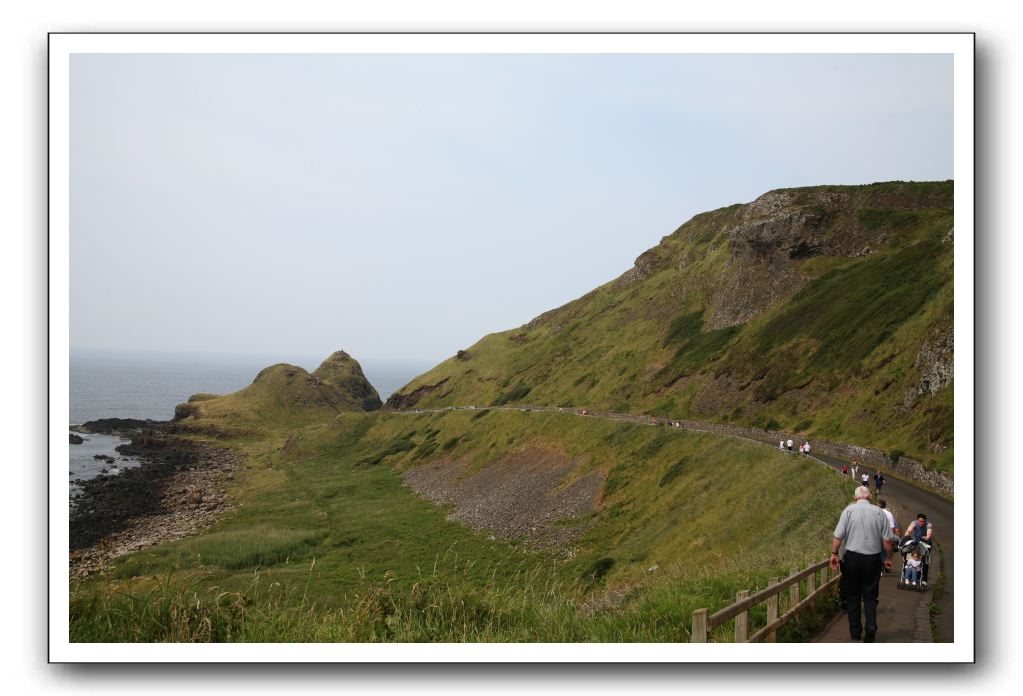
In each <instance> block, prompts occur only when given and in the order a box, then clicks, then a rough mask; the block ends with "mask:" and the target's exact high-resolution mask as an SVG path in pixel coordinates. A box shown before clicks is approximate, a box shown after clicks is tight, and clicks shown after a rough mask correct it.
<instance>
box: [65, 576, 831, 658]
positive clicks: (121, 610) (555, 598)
mask: <svg viewBox="0 0 1023 696" xmlns="http://www.w3.org/2000/svg"><path fill="white" fill-rule="evenodd" d="M495 570H496V569H495ZM314 576H315V562H314V563H312V564H310V568H309V571H308V574H307V578H306V580H305V582H304V583H292V584H282V583H281V582H278V581H277V580H275V574H274V573H273V572H272V571H260V572H257V573H255V574H253V576H252V579H251V581H250V583H249V585H248V586H247V587H246V588H244V589H243V590H242V591H227V590H224V589H223V588H222V587H220V586H218V585H217V584H216V583H215V582H214V580H213V579H212V577H211V576H209V575H195V576H191V578H190V579H183V578H176V577H174V576H173V575H172V574H166V575H164V576H161V577H156V578H149V579H142V578H135V579H132V580H129V581H127V582H118V581H113V580H112V581H108V582H107V583H106V584H105V585H102V586H96V587H94V588H93V589H92V590H91V591H89V592H86V593H81V594H78V595H75V596H73V597H72V602H71V611H70V614H71V624H70V638H71V641H72V642H225V641H237V642H636V641H639V642H651V641H654V642H688V641H689V638H690V629H691V622H690V617H691V615H692V612H693V611H694V610H695V609H698V608H701V607H711V608H714V609H716V608H720V607H722V606H725V605H727V604H728V603H730V602H731V601H733V599H734V596H735V592H736V591H737V589H758V588H761V587H764V586H765V585H766V577H765V575H764V573H762V572H759V573H758V572H750V568H746V567H736V568H734V569H733V571H732V572H731V573H729V574H728V575H725V576H712V575H706V574H703V573H701V572H693V571H687V570H685V569H684V568H680V567H675V568H674V569H673V570H672V577H671V580H670V581H666V582H661V583H659V584H658V585H656V586H654V587H648V588H643V589H639V590H637V591H635V592H632V593H631V594H627V595H626V597H625V601H624V603H622V604H621V605H620V606H614V605H612V606H610V607H608V608H604V609H600V610H596V611H587V610H585V609H584V606H585V605H583V604H582V602H581V598H582V595H581V594H580V593H579V592H578V588H577V587H575V586H573V585H571V584H569V583H566V582H565V581H564V580H562V579H560V577H559V575H558V573H556V572H555V571H554V569H553V568H541V567H537V566H532V567H528V568H526V567H523V568H522V569H521V571H520V572H519V573H518V574H517V575H516V577H515V582H511V583H508V582H504V581H501V580H499V579H498V573H496V572H494V573H492V574H491V575H490V578H491V579H490V580H489V581H487V582H483V583H478V582H472V581H471V580H470V579H469V577H468V575H466V574H460V573H458V572H457V571H455V572H452V571H446V572H445V571H438V570H436V569H434V570H432V571H430V572H427V573H421V574H420V577H419V579H418V580H417V581H416V582H414V583H413V584H412V585H411V586H403V585H399V584H396V583H391V582H387V581H385V582H383V583H366V584H365V585H364V586H363V587H360V588H358V589H357V590H355V591H352V592H349V593H345V594H344V595H343V596H342V597H340V598H339V600H338V602H337V603H336V604H335V605H332V606H326V605H317V604H316V603H315V602H313V601H312V600H310V599H309V597H308V595H307V594H306V593H305V592H304V591H303V588H304V587H307V586H308V584H309V583H311V582H315V577H314ZM818 613H819V612H818ZM810 619H812V617H808V618H804V619H803V621H802V622H801V623H796V624H794V625H793V626H792V627H790V628H788V629H787V631H788V633H787V634H785V633H783V635H782V639H783V640H784V639H785V637H786V635H788V636H789V637H790V638H791V639H793V640H799V639H800V638H802V637H804V636H805V634H806V632H807V631H808V630H809V629H808V627H812V625H813V623H812V620H810ZM764 623H766V614H765V612H764V609H763V607H759V608H758V609H756V610H754V611H753V612H751V623H750V631H751V632H752V631H755V630H756V629H757V628H759V627H760V626H762V625H764ZM712 638H713V639H714V640H716V641H719V642H728V641H730V640H732V637H731V628H730V627H729V626H725V627H722V628H720V629H718V630H717V631H716V632H715V633H714V634H713V636H712Z"/></svg>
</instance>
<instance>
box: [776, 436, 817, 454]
mask: <svg viewBox="0 0 1023 696" xmlns="http://www.w3.org/2000/svg"><path fill="white" fill-rule="evenodd" d="M793 444H794V443H793V442H792V438H791V437H790V438H789V439H788V440H778V449H780V450H782V451H785V450H788V451H789V452H791V451H792V445H793ZM799 453H800V454H810V443H809V442H803V443H802V444H801V445H799Z"/></svg>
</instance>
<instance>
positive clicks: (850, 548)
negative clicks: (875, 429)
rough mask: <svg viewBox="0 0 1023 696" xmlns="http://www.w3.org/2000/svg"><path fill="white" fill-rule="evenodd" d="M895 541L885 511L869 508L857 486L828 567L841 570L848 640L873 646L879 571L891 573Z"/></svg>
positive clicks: (866, 497)
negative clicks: (882, 559) (847, 615)
mask: <svg viewBox="0 0 1023 696" xmlns="http://www.w3.org/2000/svg"><path fill="white" fill-rule="evenodd" d="M864 475H866V474H864ZM895 540H896V539H895V535H894V534H892V529H891V527H890V526H889V523H888V517H887V516H886V515H885V514H884V511H883V510H881V508H879V507H875V506H873V505H871V504H870V489H869V488H867V487H866V486H859V487H858V488H857V489H856V492H855V493H854V494H853V502H852V504H850V505H848V506H846V508H845V509H844V510H842V514H841V515H840V516H839V518H838V525H837V526H836V527H835V532H834V539H832V542H831V567H832V569H834V570H838V569H839V568H841V569H842V579H841V580H840V585H839V587H840V590H839V591H840V592H841V593H842V599H843V600H844V601H845V604H846V610H847V611H848V614H849V636H850V637H851V638H852V639H853V640H860V639H861V638H862V639H863V642H864V643H873V642H874V636H875V634H876V633H877V595H878V586H879V585H880V581H881V569H882V568H884V569H885V570H891V569H892V543H893V542H894V541H895ZM840 553H841V555H840ZM882 553H883V554H884V555H883V557H884V563H883V564H882V562H881V558H882ZM861 605H862V616H861V613H860V608H861ZM864 624H865V625H864Z"/></svg>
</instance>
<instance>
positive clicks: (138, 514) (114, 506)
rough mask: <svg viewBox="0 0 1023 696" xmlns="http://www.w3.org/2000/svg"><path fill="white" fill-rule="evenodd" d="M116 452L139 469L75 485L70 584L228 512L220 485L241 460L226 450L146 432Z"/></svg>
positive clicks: (232, 474) (154, 431) (229, 501)
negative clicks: (135, 462)
mask: <svg viewBox="0 0 1023 696" xmlns="http://www.w3.org/2000/svg"><path fill="white" fill-rule="evenodd" d="M117 451H118V452H120V453H122V454H125V455H130V456H132V457H134V458H137V459H138V460H140V461H141V465H140V466H138V467H137V468H133V469H128V470H125V471H122V472H121V473H119V474H116V475H101V476H97V477H96V478H94V479H90V480H86V481H82V482H81V484H80V486H81V493H80V494H79V495H78V496H76V498H75V502H74V504H73V506H72V508H71V514H70V565H71V579H72V580H78V579H81V578H84V577H86V576H88V575H91V574H92V573H95V572H97V571H101V570H102V569H103V568H105V567H106V566H107V565H108V564H109V563H110V562H111V561H112V560H113V559H115V558H117V557H118V556H122V555H124V554H126V553H131V552H133V551H138V550H140V549H143V548H147V547H149V546H153V545H154V544H157V543H159V542H161V541H165V540H168V539H177V538H180V537H183V536H187V535H189V534H193V533H195V532H197V531H199V530H200V529H202V528H204V527H207V526H209V525H210V524H212V523H213V522H214V521H216V519H217V518H218V517H219V516H220V515H222V514H223V513H224V512H226V511H227V510H230V509H231V508H232V504H231V500H230V496H229V495H228V494H227V491H226V490H225V485H226V482H227V481H230V480H232V479H233V478H234V476H235V471H236V470H237V468H238V465H239V463H240V460H239V458H238V456H237V455H236V454H234V453H233V452H230V451H229V450H226V449H222V448H217V447H213V446H211V445H208V444H205V443H197V442H194V441H191V440H186V439H183V438H178V437H175V436H174V435H172V434H168V433H166V432H163V431H161V430H150V429H146V430H142V431H139V432H136V433H134V434H133V435H132V440H131V442H130V443H125V444H123V445H120V446H118V447H117Z"/></svg>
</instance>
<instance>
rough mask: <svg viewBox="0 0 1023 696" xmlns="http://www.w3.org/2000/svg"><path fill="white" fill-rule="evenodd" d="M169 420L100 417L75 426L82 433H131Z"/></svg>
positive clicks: (162, 424)
mask: <svg viewBox="0 0 1023 696" xmlns="http://www.w3.org/2000/svg"><path fill="white" fill-rule="evenodd" d="M168 423H169V421H156V420H150V419H148V418H147V419H146V420H139V419H137V418H100V419H98V420H92V421H86V422H85V423H82V424H81V425H79V426H76V427H75V430H77V431H78V432H80V433H102V434H105V435H116V434H130V433H132V432H134V431H136V430H141V429H143V428H159V427H163V426H166V425H167V424H168Z"/></svg>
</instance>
